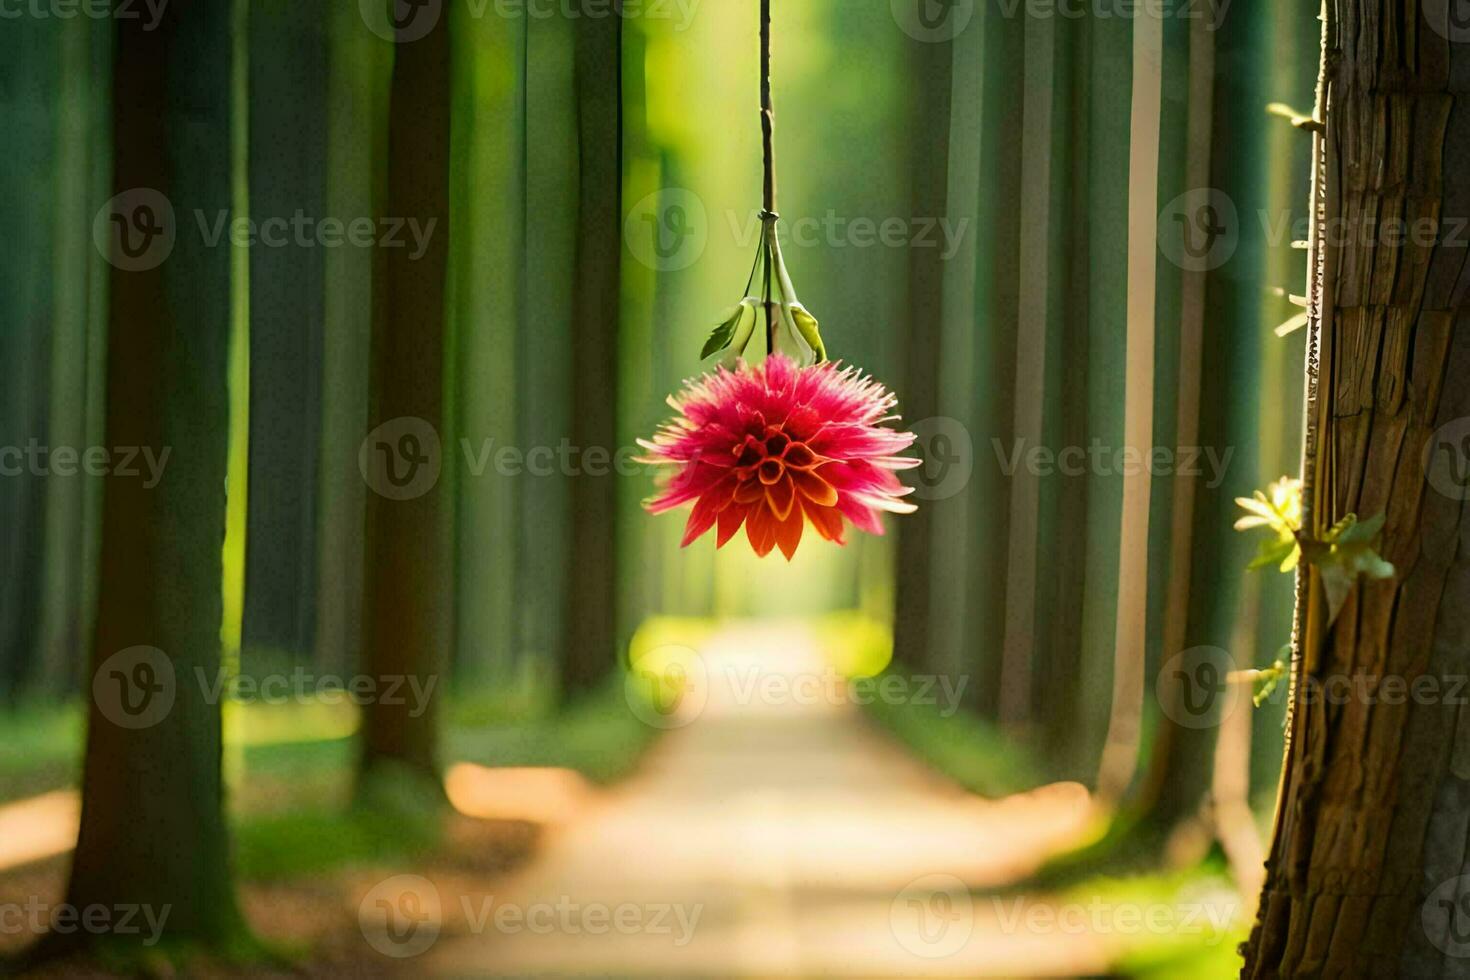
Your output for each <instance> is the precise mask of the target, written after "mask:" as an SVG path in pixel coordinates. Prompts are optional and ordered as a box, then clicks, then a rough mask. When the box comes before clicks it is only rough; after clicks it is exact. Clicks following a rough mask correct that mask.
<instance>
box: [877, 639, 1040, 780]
mask: <svg viewBox="0 0 1470 980" xmlns="http://www.w3.org/2000/svg"><path fill="white" fill-rule="evenodd" d="M890 673H891V674H897V675H899V676H903V677H912V676H913V672H912V671H908V670H907V669H905V668H903V667H901V666H895V667H891V668H890V669H889V670H888V671H885V672H884V673H883V674H881V675H879V677H880V681H879V683H880V684H881V678H882V677H886V676H888V674H890ZM937 700H940V701H941V702H942V700H943V699H937ZM864 710H865V711H866V712H867V713H868V714H869V716H870V717H872V718H873V719H874V720H875V721H877V722H878V724H879V725H881V726H882V727H883V728H885V729H887V730H888V731H889V732H890V733H892V734H893V735H894V737H896V738H897V739H898V740H899V741H900V742H903V743H904V744H905V745H907V746H908V747H909V748H910V749H911V750H913V752H914V753H915V754H916V755H918V756H919V758H921V759H923V760H924V761H925V762H927V763H928V764H929V765H931V766H933V767H934V768H935V769H937V770H938V771H939V772H941V773H943V774H944V775H946V776H948V777H949V778H950V779H953V780H954V781H955V782H957V783H959V784H960V785H961V786H963V787H964V788H965V789H967V790H969V791H970V792H972V793H976V794H978V795H980V796H985V797H990V798H998V797H1003V796H1009V795H1010V794H1012V793H1019V792H1023V791H1025V790H1028V789H1033V788H1035V787H1036V786H1039V785H1041V784H1042V783H1043V782H1045V780H1044V779H1043V778H1042V775H1041V773H1042V768H1041V765H1040V763H1039V762H1037V761H1036V760H1035V759H1034V758H1033V757H1032V755H1031V753H1030V751H1029V749H1027V747H1026V746H1024V745H1020V744H1017V743H1014V742H1012V741H1010V740H1009V739H1007V738H1006V737H1005V736H1004V735H1002V734H1001V733H1000V732H999V731H998V730H997V729H996V728H995V727H993V726H992V725H990V724H989V723H988V722H986V721H985V720H984V719H981V718H979V717H977V716H975V715H973V714H970V713H968V712H967V711H965V710H964V709H960V710H957V711H955V710H952V706H946V705H944V704H942V703H941V704H918V703H914V702H913V701H896V702H893V703H884V699H883V698H873V699H871V703H870V704H867V705H865V706H864Z"/></svg>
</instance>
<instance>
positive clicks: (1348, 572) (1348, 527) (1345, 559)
mask: <svg viewBox="0 0 1470 980" xmlns="http://www.w3.org/2000/svg"><path fill="white" fill-rule="evenodd" d="M1385 516H1386V515H1384V514H1379V515H1378V516H1377V517H1372V518H1369V519H1368V520H1366V521H1359V520H1358V518H1357V515H1356V514H1349V515H1347V516H1346V517H1344V518H1343V519H1342V520H1340V521H1338V522H1337V523H1336V524H1334V525H1333V526H1332V529H1331V530H1329V531H1328V532H1327V534H1326V536H1324V537H1323V539H1322V540H1321V541H1308V542H1305V543H1304V544H1303V545H1302V550H1303V552H1304V554H1305V557H1306V560H1307V561H1309V562H1311V563H1312V564H1313V565H1316V566H1317V568H1318V570H1319V571H1320V572H1321V575H1322V588H1323V591H1324V592H1326V594H1327V619H1328V622H1332V621H1334V620H1336V619H1337V614H1338V613H1339V612H1341V611H1342V606H1343V603H1345V602H1347V597H1348V593H1349V592H1351V591H1352V588H1353V585H1354V584H1355V583H1356V582H1357V581H1358V576H1360V575H1366V576H1367V577H1368V578H1370V579H1379V580H1383V579H1391V578H1393V577H1394V574H1395V573H1394V567H1393V565H1392V564H1391V563H1390V562H1387V561H1385V560H1384V559H1383V557H1382V556H1381V555H1379V554H1378V551H1377V548H1376V545H1377V541H1378V537H1379V535H1380V534H1381V533H1382V531H1383V522H1384V519H1385Z"/></svg>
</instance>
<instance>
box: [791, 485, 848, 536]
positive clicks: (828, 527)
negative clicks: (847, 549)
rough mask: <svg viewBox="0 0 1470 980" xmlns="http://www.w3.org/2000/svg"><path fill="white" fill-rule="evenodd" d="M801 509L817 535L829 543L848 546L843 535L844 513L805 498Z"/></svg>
mask: <svg viewBox="0 0 1470 980" xmlns="http://www.w3.org/2000/svg"><path fill="white" fill-rule="evenodd" d="M801 509H802V511H803V512H804V513H805V514H806V518H807V520H809V521H811V522H812V527H814V528H816V529H817V533H818V534H820V535H821V536H822V537H823V538H825V539H826V540H828V541H832V542H835V543H837V544H846V543H847V542H846V541H844V540H843V535H842V513H841V511H839V510H837V508H835V507H823V506H821V505H820V504H816V503H813V502H812V500H811V499H810V498H807V497H803V498H802V500H801Z"/></svg>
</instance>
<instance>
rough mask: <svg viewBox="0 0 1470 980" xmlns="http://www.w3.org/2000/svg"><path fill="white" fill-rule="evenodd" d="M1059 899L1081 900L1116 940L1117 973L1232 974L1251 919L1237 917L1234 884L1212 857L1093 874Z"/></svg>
mask: <svg viewBox="0 0 1470 980" xmlns="http://www.w3.org/2000/svg"><path fill="white" fill-rule="evenodd" d="M1057 901H1058V902H1059V903H1068V904H1073V905H1077V906H1081V907H1083V908H1085V909H1089V910H1094V909H1095V910H1100V911H1097V912H1089V914H1095V915H1099V916H1102V917H1103V918H1102V919H1101V920H1100V921H1102V922H1103V924H1104V925H1106V926H1107V927H1108V930H1109V932H1110V933H1111V934H1112V936H1113V937H1114V938H1115V939H1116V940H1117V942H1118V950H1117V953H1116V956H1115V958H1114V960H1113V963H1112V964H1111V969H1112V972H1113V973H1114V974H1116V975H1118V976H1125V977H1136V978H1146V980H1165V978H1169V977H1199V978H1202V980H1210V978H1215V977H1218V978H1222V980H1223V978H1225V977H1235V976H1238V975H1239V974H1240V963H1241V959H1240V954H1239V952H1238V947H1239V946H1240V944H1241V943H1242V942H1244V941H1245V939H1246V937H1247V935H1248V933H1249V930H1250V923H1249V922H1246V921H1243V920H1242V917H1241V904H1242V903H1241V898H1240V893H1239V891H1238V890H1237V889H1236V888H1235V885H1234V884H1233V883H1232V881H1231V880H1230V877H1229V875H1228V874H1227V872H1226V869H1225V868H1224V866H1223V865H1222V863H1221V862H1220V861H1218V860H1216V859H1211V860H1209V861H1206V862H1205V863H1204V864H1203V865H1201V866H1199V867H1196V868H1193V869H1190V870H1187V871H1176V872H1160V873H1155V874H1141V875H1131V876H1128V877H1119V878H1109V877H1098V878H1092V879H1088V880H1087V881H1084V882H1081V883H1079V884H1078V885H1076V886H1074V887H1072V888H1068V889H1066V890H1065V891H1063V892H1061V893H1060V894H1059V895H1058V896H1057Z"/></svg>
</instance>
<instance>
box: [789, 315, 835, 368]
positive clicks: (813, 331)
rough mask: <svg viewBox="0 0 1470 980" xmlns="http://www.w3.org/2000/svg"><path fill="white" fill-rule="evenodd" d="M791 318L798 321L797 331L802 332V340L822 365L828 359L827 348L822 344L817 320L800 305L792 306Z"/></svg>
mask: <svg viewBox="0 0 1470 980" xmlns="http://www.w3.org/2000/svg"><path fill="white" fill-rule="evenodd" d="M791 317H792V319H793V320H795V321H796V329H797V330H799V331H800V332H801V336H802V339H803V340H805V341H806V342H807V346H809V347H811V349H812V351H813V352H815V354H816V356H817V363H818V364H820V363H822V362H823V361H825V360H826V359H827V348H826V346H824V345H823V344H822V334H821V332H820V330H819V329H818V326H819V325H818V323H817V318H816V317H814V316H812V315H811V313H810V312H809V311H808V310H807V308H806V307H805V306H802V305H801V304H800V303H792V304H791Z"/></svg>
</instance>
